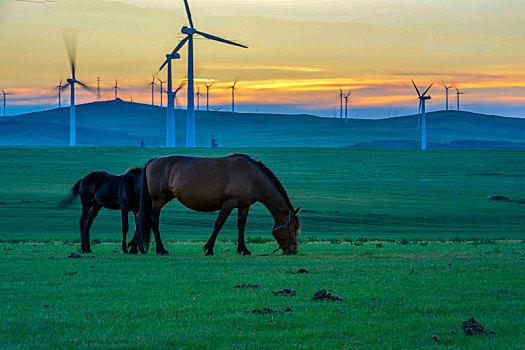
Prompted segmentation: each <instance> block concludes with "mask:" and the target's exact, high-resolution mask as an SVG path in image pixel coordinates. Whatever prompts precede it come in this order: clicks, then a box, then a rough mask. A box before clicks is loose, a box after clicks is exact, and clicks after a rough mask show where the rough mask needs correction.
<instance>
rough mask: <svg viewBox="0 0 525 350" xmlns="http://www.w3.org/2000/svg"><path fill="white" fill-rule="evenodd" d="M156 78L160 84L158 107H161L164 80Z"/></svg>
mask: <svg viewBox="0 0 525 350" xmlns="http://www.w3.org/2000/svg"><path fill="white" fill-rule="evenodd" d="M157 80H158V81H159V85H160V108H162V95H163V94H164V91H163V88H162V85H163V84H164V83H165V81H162V80H160V79H158V78H157Z"/></svg>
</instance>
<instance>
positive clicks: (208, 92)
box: [204, 83, 213, 112]
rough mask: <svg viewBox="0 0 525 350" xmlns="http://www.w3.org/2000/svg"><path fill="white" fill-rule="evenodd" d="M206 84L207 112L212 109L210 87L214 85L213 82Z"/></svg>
mask: <svg viewBox="0 0 525 350" xmlns="http://www.w3.org/2000/svg"><path fill="white" fill-rule="evenodd" d="M204 85H206V112H209V111H210V87H211V86H212V85H213V84H212V83H209V84H204Z"/></svg>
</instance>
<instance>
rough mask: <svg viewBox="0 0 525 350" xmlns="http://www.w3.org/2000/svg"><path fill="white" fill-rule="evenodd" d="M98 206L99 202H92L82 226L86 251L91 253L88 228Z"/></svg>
mask: <svg viewBox="0 0 525 350" xmlns="http://www.w3.org/2000/svg"><path fill="white" fill-rule="evenodd" d="M100 208H101V206H100V205H99V204H97V203H94V204H93V206H92V207H91V209H90V210H89V212H88V214H87V217H86V223H85V227H84V239H85V246H86V252H87V253H93V252H92V251H91V241H90V240H89V230H90V229H91V225H92V224H93V220H95V218H96V217H97V214H98V211H99V210H100Z"/></svg>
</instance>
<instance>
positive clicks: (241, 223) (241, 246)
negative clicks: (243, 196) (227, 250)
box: [237, 206, 252, 255]
mask: <svg viewBox="0 0 525 350" xmlns="http://www.w3.org/2000/svg"><path fill="white" fill-rule="evenodd" d="M248 211H250V206H247V207H242V208H239V216H238V219H237V229H238V230H239V239H238V243H237V253H238V254H241V255H252V253H251V252H250V251H249V250H248V248H246V242H245V241H244V229H245V228H246V220H247V219H248Z"/></svg>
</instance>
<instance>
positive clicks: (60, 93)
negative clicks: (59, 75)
mask: <svg viewBox="0 0 525 350" xmlns="http://www.w3.org/2000/svg"><path fill="white" fill-rule="evenodd" d="M64 87H65V86H64V85H62V79H60V83H58V85H57V86H55V89H57V90H58V108H60V107H62V91H63V90H64Z"/></svg>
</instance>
